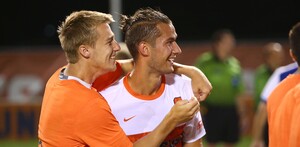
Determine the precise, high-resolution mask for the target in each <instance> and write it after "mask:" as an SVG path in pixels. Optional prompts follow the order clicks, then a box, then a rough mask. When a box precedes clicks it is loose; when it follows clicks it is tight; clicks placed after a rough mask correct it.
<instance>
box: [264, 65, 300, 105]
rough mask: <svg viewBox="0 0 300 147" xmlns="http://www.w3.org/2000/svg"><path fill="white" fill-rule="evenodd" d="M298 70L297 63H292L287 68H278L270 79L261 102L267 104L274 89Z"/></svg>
mask: <svg viewBox="0 0 300 147" xmlns="http://www.w3.org/2000/svg"><path fill="white" fill-rule="evenodd" d="M297 69H298V64H297V62H293V63H290V64H288V65H285V66H281V67H278V68H277V69H276V70H275V71H274V72H273V74H272V75H271V77H270V78H269V79H268V81H267V83H266V85H265V87H264V89H263V91H262V93H261V95H260V97H261V100H262V101H264V102H266V101H267V99H268V97H269V95H270V94H271V93H272V91H273V90H274V88H275V87H276V86H277V85H278V84H279V83H280V82H281V81H282V80H283V79H285V78H286V77H287V76H288V75H289V74H292V73H294V72H295V71H296V70H297Z"/></svg>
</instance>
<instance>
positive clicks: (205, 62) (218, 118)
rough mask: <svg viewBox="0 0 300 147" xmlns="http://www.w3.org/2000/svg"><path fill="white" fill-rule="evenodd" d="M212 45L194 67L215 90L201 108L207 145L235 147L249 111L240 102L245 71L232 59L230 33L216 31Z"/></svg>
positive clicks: (229, 31) (228, 31)
mask: <svg viewBox="0 0 300 147" xmlns="http://www.w3.org/2000/svg"><path fill="white" fill-rule="evenodd" d="M211 41H212V44H211V47H212V51H209V52H206V53H203V54H202V55H200V56H199V57H198V58H197V59H196V63H195V66H196V67H198V68H199V69H201V70H202V71H203V72H204V74H205V75H206V76H207V78H208V80H209V81H210V82H211V84H212V86H213V87H214V88H213V90H212V92H211V94H210V95H209V96H208V99H207V100H206V101H204V102H203V103H202V104H201V113H202V115H203V118H204V125H205V128H206V131H207V134H206V141H207V143H208V147H214V146H216V145H217V144H218V143H223V144H224V145H225V146H227V147H232V146H234V145H235V144H236V143H237V142H238V141H239V138H240V127H241V126H240V118H241V117H240V116H243V115H244V114H243V113H245V111H246V110H243V109H244V107H243V106H242V104H243V103H242V101H241V98H242V95H243V94H244V88H245V85H244V82H243V80H242V68H241V66H240V62H239V61H238V59H236V58H235V57H234V56H233V55H232V51H233V50H234V49H235V47H236V40H235V36H234V35H233V33H232V32H231V30H228V29H223V30H218V31H216V32H215V33H214V34H213V35H212V40H211ZM202 108H203V109H202Z"/></svg>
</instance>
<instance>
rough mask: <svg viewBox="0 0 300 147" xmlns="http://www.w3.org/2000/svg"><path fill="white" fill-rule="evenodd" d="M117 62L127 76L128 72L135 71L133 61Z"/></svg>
mask: <svg viewBox="0 0 300 147" xmlns="http://www.w3.org/2000/svg"><path fill="white" fill-rule="evenodd" d="M117 62H118V63H119V64H120V65H121V68H122V70H123V74H124V75H126V74H127V73H128V72H130V71H131V70H132V69H133V66H134V61H133V59H123V60H117Z"/></svg>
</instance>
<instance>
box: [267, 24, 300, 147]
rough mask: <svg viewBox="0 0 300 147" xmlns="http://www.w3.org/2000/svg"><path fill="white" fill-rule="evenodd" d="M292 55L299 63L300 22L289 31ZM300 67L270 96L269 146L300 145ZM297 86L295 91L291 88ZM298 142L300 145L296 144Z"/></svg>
mask: <svg viewBox="0 0 300 147" xmlns="http://www.w3.org/2000/svg"><path fill="white" fill-rule="evenodd" d="M289 42H290V55H291V57H292V59H293V60H294V61H296V62H297V63H298V65H299V63H300V22H298V23H297V24H295V25H294V26H293V27H292V28H291V30H290V32H289ZM299 73H300V68H299V67H298V69H297V71H296V72H295V73H293V74H290V75H288V76H287V77H286V78H285V79H284V80H283V81H282V82H281V83H279V84H278V86H277V87H276V88H275V89H274V90H273V92H272V93H271V94H270V96H269V97H268V101H267V112H268V124H269V146H270V147H277V146H278V147H282V146H292V147H294V146H300V142H299V140H296V142H293V141H292V140H294V141H295V138H299V136H297V134H298V135H299V132H300V130H299V128H300V127H299V121H298V122H297V121H296V120H298V118H299V113H297V112H299V111H295V110H298V109H295V108H296V107H297V105H299V96H297V95H296V94H299V91H297V90H298V88H299V87H298V88H295V87H296V85H297V84H299V83H300V82H299V81H300V74H299ZM293 88H295V89H294V90H293V91H291V89H293ZM294 93H295V94H294ZM293 143H296V144H298V145H295V144H293Z"/></svg>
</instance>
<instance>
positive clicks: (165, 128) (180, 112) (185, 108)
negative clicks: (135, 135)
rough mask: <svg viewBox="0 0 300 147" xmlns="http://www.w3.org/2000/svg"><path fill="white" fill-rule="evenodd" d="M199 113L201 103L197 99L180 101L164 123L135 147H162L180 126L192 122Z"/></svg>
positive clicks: (135, 144) (137, 142)
mask: <svg viewBox="0 0 300 147" xmlns="http://www.w3.org/2000/svg"><path fill="white" fill-rule="evenodd" d="M198 111H199V102H198V101H197V100H196V99H192V100H191V101H187V100H181V101H178V102H177V103H176V104H175V105H174V106H173V107H172V109H171V110H170V112H169V113H168V114H167V115H166V116H165V118H164V119H163V121H162V122H161V123H160V124H159V125H158V126H157V127H156V128H155V129H154V130H153V131H152V132H151V133H149V134H148V135H146V136H145V137H143V138H141V139H139V140H138V141H136V142H135V143H134V146H135V147H139V146H145V144H146V145H147V146H160V144H161V143H162V142H163V141H164V139H165V138H166V137H167V136H168V134H169V133H171V131H172V130H173V129H174V128H175V127H176V126H177V125H178V124H181V123H183V122H186V121H189V120H191V119H192V118H193V117H194V115H195V114H196V113H197V112H198Z"/></svg>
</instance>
